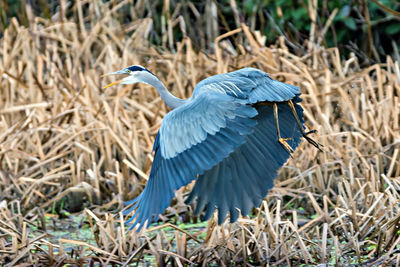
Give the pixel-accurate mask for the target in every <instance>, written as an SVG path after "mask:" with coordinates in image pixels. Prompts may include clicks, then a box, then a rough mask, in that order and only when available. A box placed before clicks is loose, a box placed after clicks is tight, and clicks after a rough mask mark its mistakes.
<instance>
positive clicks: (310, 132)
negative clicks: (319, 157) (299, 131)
mask: <svg viewBox="0 0 400 267" xmlns="http://www.w3.org/2000/svg"><path fill="white" fill-rule="evenodd" d="M316 132H317V130H310V131H308V132H304V133H303V137H304V139H306V140H307V142H309V143H310V144H312V145H313V146H315V147H316V148H317V149H318V150H319V151H321V152H322V149H321V147H322V146H323V145H322V144H320V143H318V142H316V141H314V140H313V139H312V138H311V137H308V135H309V134H312V133H316Z"/></svg>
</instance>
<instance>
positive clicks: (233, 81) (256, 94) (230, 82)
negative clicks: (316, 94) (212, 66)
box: [193, 68, 299, 103]
mask: <svg viewBox="0 0 400 267" xmlns="http://www.w3.org/2000/svg"><path fill="white" fill-rule="evenodd" d="M204 91H215V92H219V93H224V94H228V95H231V96H233V97H235V98H239V99H245V100H247V102H248V103H257V102H260V101H269V102H281V101H288V100H290V99H293V98H294V97H295V96H296V95H299V88H298V87H297V86H294V85H290V84H286V83H282V82H279V81H277V80H274V79H271V78H270V77H269V75H268V74H266V73H265V72H263V71H261V70H258V69H255V68H243V69H240V70H237V71H233V72H229V73H224V74H219V75H214V76H211V77H209V78H206V79H204V80H202V81H201V82H199V83H198V84H197V85H196V87H195V89H194V92H193V94H194V95H196V94H198V93H203V92H204Z"/></svg>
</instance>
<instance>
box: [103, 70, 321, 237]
mask: <svg viewBox="0 0 400 267" xmlns="http://www.w3.org/2000/svg"><path fill="white" fill-rule="evenodd" d="M117 74H124V75H128V76H126V77H125V78H123V79H122V80H118V81H116V82H113V83H111V84H109V85H107V86H105V87H104V88H107V87H110V86H112V85H115V84H133V83H138V82H142V83H147V84H149V85H151V86H153V87H155V88H156V89H157V91H158V93H159V94H160V96H161V99H162V100H163V101H164V102H165V104H166V105H168V106H169V107H170V108H171V109H172V110H171V111H170V112H169V113H167V115H166V116H165V117H164V119H163V121H162V124H161V127H160V129H159V131H158V133H157V136H156V138H155V142H154V147H153V152H154V153H155V154H154V160H153V164H152V168H151V171H150V176H149V179H148V182H147V184H146V187H145V189H144V190H143V192H142V193H141V194H140V195H139V196H138V197H137V198H135V199H133V200H131V201H128V202H127V205H130V207H129V209H127V210H126V211H125V212H124V215H127V214H130V213H132V212H133V211H135V212H134V214H133V215H132V217H131V218H130V219H129V220H128V221H127V223H130V224H131V226H130V229H132V228H134V227H135V226H136V225H137V224H139V227H138V229H137V231H139V230H140V229H141V228H142V227H143V226H144V225H145V224H147V226H149V225H150V223H151V222H152V221H153V219H155V218H157V217H158V215H159V214H161V213H163V212H164V210H165V209H166V208H167V207H168V206H169V204H170V201H171V199H172V198H173V197H174V192H175V191H176V190H178V189H179V188H181V187H182V186H185V185H187V184H189V183H191V182H192V181H193V180H196V182H195V185H194V187H193V189H192V191H191V193H190V195H189V197H188V198H187V200H186V203H188V204H190V203H192V202H193V201H194V200H195V199H197V204H196V208H195V211H194V213H195V214H196V215H198V214H200V213H201V212H202V211H203V210H205V214H204V216H203V218H202V220H208V219H209V218H210V217H211V215H212V214H213V213H214V211H215V209H217V210H218V223H219V224H221V223H222V222H223V221H225V217H226V215H227V213H228V212H229V215H230V222H235V221H236V220H237V219H238V216H239V212H240V213H241V215H242V216H246V215H247V214H248V213H249V212H250V211H251V209H252V208H253V207H254V206H256V207H258V206H259V205H260V204H261V201H262V199H263V198H264V197H265V196H266V194H267V193H268V190H269V189H271V188H272V187H273V181H274V179H275V178H276V177H277V172H278V170H279V168H280V167H282V165H283V164H284V163H285V162H286V161H287V159H288V158H289V157H290V156H291V155H292V153H293V152H294V150H295V149H296V147H297V146H298V145H299V143H300V141H301V139H300V138H301V137H303V138H305V139H306V140H307V141H308V142H309V143H311V144H312V145H314V146H315V147H316V148H318V149H319V150H321V148H320V144H318V143H317V142H315V141H314V140H313V139H311V138H310V137H309V136H308V135H309V134H310V133H313V132H315V131H313V130H312V131H309V132H306V131H305V127H304V119H303V109H302V107H301V106H300V105H299V103H300V102H301V101H302V100H301V98H300V92H299V88H298V87H296V86H294V85H290V84H286V83H282V82H279V81H277V80H274V79H272V78H270V76H269V75H268V74H266V73H265V72H263V71H261V70H259V69H255V68H243V69H240V70H236V71H233V72H229V73H225V74H219V75H215V76H212V77H209V78H206V79H204V80H202V81H201V82H199V83H198V84H197V85H196V86H195V88H194V90H193V94H192V96H191V97H189V98H187V99H180V98H178V97H175V96H174V95H172V94H171V93H170V92H169V91H168V90H167V89H166V87H165V86H164V85H163V83H162V82H161V81H160V79H158V78H157V76H155V75H154V74H153V73H152V72H151V71H149V70H147V69H146V68H144V67H142V66H139V65H133V66H130V67H127V68H124V69H122V70H119V71H116V72H112V73H108V74H105V75H104V76H106V75H117Z"/></svg>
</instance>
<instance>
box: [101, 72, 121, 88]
mask: <svg viewBox="0 0 400 267" xmlns="http://www.w3.org/2000/svg"><path fill="white" fill-rule="evenodd" d="M103 76H104V75H103ZM123 81H124V80H119V81H115V82H113V83H110V84H107V85H106V86H104V87H103V89H106V88H108V87H110V86H113V85H116V84H119V83H121V82H123Z"/></svg>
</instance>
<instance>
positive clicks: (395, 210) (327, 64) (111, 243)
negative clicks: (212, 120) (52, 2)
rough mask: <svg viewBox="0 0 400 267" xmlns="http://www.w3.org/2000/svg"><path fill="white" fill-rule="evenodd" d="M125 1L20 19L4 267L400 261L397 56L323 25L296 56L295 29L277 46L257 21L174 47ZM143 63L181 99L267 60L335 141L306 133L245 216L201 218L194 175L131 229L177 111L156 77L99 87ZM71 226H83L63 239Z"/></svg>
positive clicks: (2, 50)
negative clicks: (205, 42)
mask: <svg viewBox="0 0 400 267" xmlns="http://www.w3.org/2000/svg"><path fill="white" fill-rule="evenodd" d="M87 2H90V1H87ZM79 7H80V5H77V8H78V11H79ZM118 8H119V5H115V6H114V7H113V8H109V7H108V6H107V5H105V4H97V5H93V8H89V9H88V10H89V12H87V14H82V12H78V15H79V16H78V18H77V19H76V20H73V19H71V20H69V19H67V18H65V17H64V18H63V17H62V13H60V14H59V16H61V17H60V18H59V20H58V22H57V20H56V21H54V20H53V21H50V20H45V19H42V18H39V17H33V18H31V24H30V26H29V28H26V27H24V26H21V25H19V24H18V22H17V20H15V19H14V20H12V21H11V25H10V26H9V27H8V28H7V29H6V30H5V31H4V34H3V36H2V38H1V42H0V75H1V80H0V192H1V194H0V266H2V265H3V266H14V265H17V264H21V265H20V266H26V265H23V263H33V264H35V265H36V266H51V265H54V266H61V265H65V264H75V265H90V266H93V265H101V266H119V265H122V266H127V265H153V264H157V265H159V266H165V265H172V266H185V265H197V264H199V265H215V266H226V265H233V264H236V265H247V266H258V265H264V266H266V265H268V266H299V265H303V266H308V265H316V264H329V265H336V266H348V265H351V264H354V265H361V264H362V265H363V266H400V163H399V161H400V155H399V148H400V146H399V143H400V134H399V132H400V131H399V130H400V128H399V123H400V102H399V96H400V66H399V62H394V61H393V60H392V58H390V57H388V58H387V60H386V62H384V63H381V64H376V65H372V66H369V67H367V68H361V67H360V66H359V64H358V60H357V58H356V57H355V56H351V57H350V58H347V59H343V58H342V57H341V55H340V54H339V52H338V49H336V48H329V49H327V48H324V47H320V46H319V45H318V42H316V41H315V42H313V41H312V40H316V39H318V36H314V34H315V31H313V30H312V31H311V36H310V42H309V43H308V44H306V46H305V50H304V51H305V52H304V53H302V54H301V55H295V54H293V53H291V52H290V51H289V49H288V48H287V47H286V46H285V42H284V40H283V39H282V40H281V42H279V43H277V44H276V45H275V46H271V47H265V46H264V40H265V37H263V36H261V35H260V34H259V33H257V32H254V31H250V29H249V28H248V27H247V26H245V25H241V27H239V28H237V29H236V30H233V31H230V32H228V33H225V34H223V35H220V36H219V37H217V38H216V40H215V52H214V53H205V52H199V51H195V50H194V48H193V47H194V45H193V44H192V42H191V40H190V39H188V38H184V39H183V41H182V42H179V43H176V51H174V52H170V50H169V49H164V48H163V47H154V46H152V45H151V44H150V43H149V42H148V41H147V40H148V37H149V34H151V29H152V21H151V19H138V20H136V21H135V22H132V23H128V24H120V23H119V22H118V21H117V20H114V19H113V17H114V16H116V15H117V13H118ZM174 23H175V24H174ZM167 25H169V26H170V27H179V23H177V22H173V21H168V22H167ZM165 34H166V36H165V38H166V40H168V32H166V33H165ZM232 40H241V42H240V43H235V44H236V45H235V46H234V45H232ZM133 64H140V65H143V66H146V67H147V68H148V69H150V70H151V71H152V72H153V73H155V74H157V75H158V76H159V77H160V79H161V80H162V81H164V83H165V85H166V86H167V88H169V89H170V90H171V91H172V92H173V93H174V94H175V95H177V96H179V97H188V96H190V94H191V92H192V90H193V88H194V86H195V85H196V83H198V82H199V81H200V80H202V79H203V78H206V77H208V76H211V75H214V74H217V73H222V72H227V71H232V70H234V69H238V68H242V67H247V66H252V67H257V68H260V69H262V70H264V71H266V72H268V73H270V74H271V76H272V77H273V78H275V79H278V80H281V81H284V82H287V83H291V84H295V85H297V86H299V87H300V88H302V93H303V95H302V96H303V99H304V100H303V103H302V106H303V107H304V109H305V121H306V125H307V126H308V127H309V128H312V129H317V130H318V134H317V135H316V136H315V139H317V140H318V141H319V142H320V143H321V144H322V145H323V146H324V147H323V150H324V151H323V152H318V151H317V150H316V149H315V148H314V147H312V146H310V145H309V144H307V143H306V142H303V143H302V144H301V145H300V147H299V148H298V149H297V151H296V153H295V154H294V157H293V159H290V160H289V161H288V162H287V164H286V165H285V167H283V168H282V170H281V171H280V173H279V177H278V179H277V180H276V181H275V187H274V188H273V189H272V190H271V191H270V193H269V194H268V196H267V197H266V198H265V200H264V201H263V203H262V205H261V207H259V208H258V209H255V210H254V211H253V213H252V215H251V216H250V217H245V218H240V219H239V221H238V222H237V223H234V224H229V222H228V221H227V222H226V223H224V224H222V225H221V226H218V225H216V221H215V220H214V219H212V220H210V221H209V222H208V223H203V224H201V223H196V222H197V218H195V217H193V215H192V209H191V207H190V206H186V205H184V202H183V201H184V198H185V196H186V194H187V192H188V191H189V189H190V188H191V186H192V185H189V186H187V187H186V188H183V189H181V190H179V191H178V192H177V193H176V198H175V199H174V200H173V202H172V203H171V207H170V208H168V209H167V211H166V212H165V214H164V215H163V216H161V219H160V222H159V223H158V224H155V225H152V226H151V227H150V228H149V229H148V230H147V231H142V232H141V233H136V232H134V231H130V232H127V229H126V226H125V225H124V223H123V219H121V217H120V211H121V210H122V209H123V202H124V201H126V200H129V199H131V198H133V197H135V196H136V195H138V194H139V193H140V191H141V190H142V189H143V187H144V185H145V183H146V179H147V178H148V175H149V171H150V168H151V162H152V154H151V149H152V144H153V141H154V138H155V135H156V133H157V130H158V128H159V126H160V123H161V120H162V118H163V116H164V115H165V114H166V113H167V112H168V109H167V107H166V106H165V105H164V104H163V103H162V101H161V99H160V97H159V96H158V94H157V92H156V90H155V89H154V88H151V87H150V86H148V85H144V84H137V85H129V86H118V87H113V88H109V89H107V90H106V91H105V90H103V89H102V87H103V86H104V85H105V84H107V83H108V82H110V81H112V80H111V79H113V78H106V79H101V78H100V75H101V74H104V73H107V72H111V71H115V70H117V69H120V68H122V67H125V66H129V65H133ZM71 218H79V220H80V221H79V223H78V224H77V225H78V226H77V227H76V228H73V227H72V226H71V225H69V224H71V220H72V219H71ZM68 225H69V226H68ZM58 228H60V229H62V230H63V231H65V230H67V232H68V231H70V232H74V231H75V232H76V233H77V234H76V236H75V237H74V238H72V236H68V235H67V236H65V237H62V238H54V232H55V231H57V229H58ZM54 229H55V230H54ZM84 229H88V231H89V232H90V237H89V238H88V237H84V236H83V231H84Z"/></svg>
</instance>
